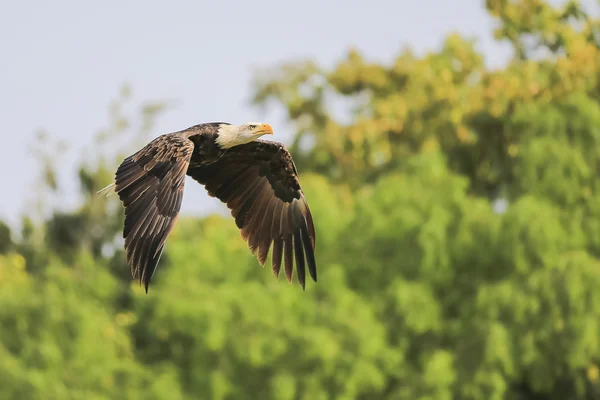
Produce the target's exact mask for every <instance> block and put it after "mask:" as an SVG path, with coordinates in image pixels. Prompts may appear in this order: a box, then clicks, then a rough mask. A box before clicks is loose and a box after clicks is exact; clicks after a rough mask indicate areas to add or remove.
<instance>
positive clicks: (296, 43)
mask: <svg viewBox="0 0 600 400" xmlns="http://www.w3.org/2000/svg"><path fill="white" fill-rule="evenodd" d="M494 24H495V22H494V21H493V20H492V19H491V18H490V17H489V16H488V15H487V13H486V12H485V9H484V1H477V0H454V1H447V0H404V1H392V0H389V1H383V0H371V1H364V0H362V1H359V0H346V1H344V2H342V1H329V2H325V1H318V0H303V1H289V2H283V1H274V0H253V1H251V2H242V1H222V2H216V1H170V2H159V1H139V0H129V1H126V0H122V1H114V0H108V1H102V2H83V1H76V0H56V1H52V2H50V1H28V0H23V1H20V2H17V1H8V0H1V1H0V59H1V60H2V62H0V121H1V122H2V129H1V131H0V137H1V138H2V142H1V143H2V144H1V145H0V178H1V179H2V186H0V187H1V188H2V189H0V190H2V191H3V192H4V193H2V196H1V199H2V200H1V202H0V219H3V220H5V221H7V222H9V223H10V224H11V225H13V226H15V225H16V224H18V222H19V220H20V216H21V215H22V214H23V213H27V207H29V200H31V198H32V196H33V193H34V191H35V185H36V178H37V176H38V175H39V167H40V165H39V163H38V162H37V160H36V159H35V157H34V156H33V154H32V153H31V151H30V146H31V145H32V144H33V143H34V141H35V138H36V132H37V131H39V130H42V129H43V130H44V131H45V132H47V134H48V135H49V136H50V137H51V138H52V139H53V140H56V139H60V140H64V141H66V142H68V144H69V151H68V152H65V153H64V154H61V157H60V160H57V164H58V166H59V169H60V174H59V178H60V182H61V184H62V192H61V193H62V195H61V196H63V197H62V199H63V200H64V201H65V203H66V204H70V203H72V202H74V201H75V199H76V191H77V175H76V169H75V167H76V165H77V163H78V161H79V160H81V159H82V158H85V157H86V156H88V155H89V152H90V151H93V148H91V149H90V147H89V145H90V143H91V140H92V138H93V136H94V135H95V134H96V133H97V132H98V131H99V130H100V129H102V128H105V127H106V126H107V124H108V123H109V116H108V106H109V104H110V102H111V101H112V100H113V99H115V98H116V97H117V95H118V93H119V90H120V88H121V87H122V86H123V84H128V85H129V86H130V87H131V88H132V91H133V102H134V103H135V102H138V103H139V102H144V101H151V100H168V101H174V102H175V106H174V107H173V108H171V109H170V110H169V111H167V112H166V113H165V114H163V115H162V116H161V117H160V118H159V120H158V121H157V123H156V125H155V126H154V129H153V131H152V134H151V137H155V136H158V135H160V134H162V133H168V132H173V131H176V130H180V129H184V128H187V127H189V126H191V125H195V124H197V123H201V122H208V121H227V122H231V123H243V122H247V121H256V120H259V121H265V122H269V123H271V125H273V126H274V129H275V131H276V135H275V136H277V137H273V138H272V140H280V141H282V142H284V143H286V141H287V139H289V135H290V132H289V131H287V130H289V127H286V125H285V123H284V122H285V121H284V119H283V117H282V113H281V112H280V113H279V114H278V113H277V110H267V111H266V113H263V112H262V111H261V110H259V109H258V108H255V107H252V106H251V105H250V103H249V99H250V97H251V95H252V86H251V83H252V76H253V72H254V71H255V70H256V69H260V68H269V67H273V66H276V65H278V64H280V63H282V62H287V61H293V60H303V59H312V60H314V61H316V62H318V63H319V64H320V65H322V66H325V67H332V66H334V65H335V64H336V63H337V62H339V61H341V60H342V59H343V58H344V56H345V54H346V52H347V51H348V50H349V49H350V48H356V49H358V50H359V51H360V52H361V53H362V54H363V55H364V56H365V57H366V58H368V59H369V60H372V61H377V62H389V61H391V60H392V59H393V58H394V57H395V56H396V55H397V54H398V53H399V52H400V51H401V50H402V49H403V48H404V47H405V46H410V47H411V48H412V49H413V50H414V51H415V52H417V53H420V54H422V53H424V52H426V51H430V50H435V49H437V48H439V46H440V45H441V44H442V41H443V39H444V37H445V36H447V35H448V34H449V33H452V32H458V33H460V34H462V35H465V36H470V37H477V38H478V48H479V49H480V50H481V51H482V52H483V53H484V55H485V57H486V62H487V64H488V65H492V66H494V65H496V66H499V65H501V64H503V63H504V62H505V61H506V60H507V59H508V57H509V55H510V50H509V48H508V46H507V45H502V44H500V43H497V42H495V41H494V40H493V38H492V31H493V27H494ZM286 129H287V130H286ZM121 150H122V149H115V151H121ZM108 183H110V182H107V184H108ZM192 183H194V182H193V181H188V184H187V186H186V195H185V196H184V200H183V204H182V213H183V214H191V213H193V214H204V213H207V212H213V211H215V210H216V209H218V207H220V205H219V203H218V200H216V199H212V198H209V197H208V196H207V195H206V194H205V193H204V191H203V188H202V187H201V186H200V185H198V184H192Z"/></svg>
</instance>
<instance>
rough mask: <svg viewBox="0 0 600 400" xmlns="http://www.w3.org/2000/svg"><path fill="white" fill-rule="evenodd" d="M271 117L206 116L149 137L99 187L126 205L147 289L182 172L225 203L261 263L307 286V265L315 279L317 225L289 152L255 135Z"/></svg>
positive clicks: (130, 257)
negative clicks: (233, 120)
mask: <svg viewBox="0 0 600 400" xmlns="http://www.w3.org/2000/svg"><path fill="white" fill-rule="evenodd" d="M272 134H273V129H272V128H271V126H270V125H269V124H263V123H258V122H256V123H255V122H250V123H246V124H243V125H232V124H229V123H226V122H210V123H203V124H199V125H194V126H192V127H190V128H187V129H185V130H182V131H178V132H173V133H167V134H164V135H161V136H159V137H157V138H156V139H154V140H152V141H151V142H150V143H148V144H147V145H146V146H144V147H143V148H142V149H140V150H139V151H138V152H136V153H135V154H132V155H131V156H129V157H127V158H125V160H124V161H123V162H122V163H121V165H120V166H119V167H118V169H117V171H116V174H115V181H114V182H113V183H111V184H110V185H108V186H107V187H106V188H104V189H103V190H101V191H100V194H109V193H110V192H116V193H117V194H118V195H119V198H120V200H121V202H122V204H123V206H124V209H125V223H124V227H123V238H124V239H125V254H126V259H127V263H128V264H129V266H130V268H131V274H132V276H133V279H139V282H140V285H141V284H142V283H143V284H144V287H145V290H146V293H148V286H149V284H150V280H151V279H152V276H153V275H154V271H155V270H156V266H157V265H158V262H159V259H160V257H161V255H162V252H163V248H164V246H165V242H166V240H167V237H168V235H169V233H170V232H171V230H172V229H173V227H174V225H175V223H176V221H177V218H178V216H179V209H180V207H181V200H182V197H183V189H184V183H185V177H186V175H188V176H190V177H192V179H194V180H195V181H197V182H198V183H200V184H201V185H203V186H204V187H205V189H206V191H207V192H208V194H209V195H210V196H212V197H216V198H218V199H219V200H221V202H223V203H225V204H226V205H227V207H228V208H229V209H230V210H231V215H232V216H233V218H235V223H236V225H237V227H238V228H239V229H240V231H241V236H242V238H243V239H244V240H245V241H247V243H248V247H249V248H250V251H251V252H252V254H255V255H256V256H257V258H258V262H259V263H260V265H261V266H264V264H265V262H266V259H267V254H268V252H269V249H270V248H271V246H272V253H271V265H272V270H273V273H274V274H275V276H276V277H278V276H279V271H280V268H281V262H282V258H283V263H284V270H285V276H286V279H287V281H288V282H291V281H292V271H293V261H294V259H295V261H296V275H297V279H298V282H299V283H300V285H301V286H302V290H304V289H305V273H306V272H305V265H307V266H308V272H309V274H310V276H311V278H312V279H313V281H315V282H316V281H317V267H316V263H315V255H314V249H315V229H314V225H313V219H312V215H311V213H310V209H309V207H308V203H307V201H306V198H305V197H304V193H303V192H302V188H301V187H300V182H299V180H298V172H297V170H296V166H295V165H294V161H293V160H292V156H291V155H290V153H289V151H288V150H287V149H286V148H285V146H284V145H282V144H281V143H277V142H270V141H265V140H259V138H260V137H261V136H263V135H272Z"/></svg>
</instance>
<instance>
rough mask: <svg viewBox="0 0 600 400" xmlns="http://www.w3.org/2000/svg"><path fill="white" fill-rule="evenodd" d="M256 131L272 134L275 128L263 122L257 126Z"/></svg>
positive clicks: (258, 133) (262, 133) (261, 133)
mask: <svg viewBox="0 0 600 400" xmlns="http://www.w3.org/2000/svg"><path fill="white" fill-rule="evenodd" d="M255 133H256V134H257V135H272V134H273V128H272V127H271V125H269V124H261V125H260V126H259V127H258V128H256V131H255Z"/></svg>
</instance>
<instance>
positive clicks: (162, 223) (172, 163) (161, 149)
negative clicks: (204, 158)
mask: <svg viewBox="0 0 600 400" xmlns="http://www.w3.org/2000/svg"><path fill="white" fill-rule="evenodd" d="M193 148H194V145H193V143H192V142H191V141H189V140H188V139H186V138H183V137H179V136H177V135H163V136H159V137H158V138H156V139H154V140H153V141H152V142H150V143H149V144H148V145H146V146H145V147H144V148H142V149H141V150H140V151H138V152H137V153H135V154H133V155H132V156H129V157H127V158H126V159H125V160H124V161H123V163H122V164H121V165H120V166H119V168H118V169H117V172H116V179H115V191H116V192H117V193H118V194H119V197H120V199H121V201H122V202H123V205H124V207H125V226H124V228H123V237H124V238H125V252H126V256H127V263H128V264H129V265H130V267H131V273H132V275H133V278H134V279H139V280H140V284H141V283H142V282H143V283H144V286H145V289H146V293H148V285H149V284H150V280H151V279H152V276H153V275H154V271H155V270H156V265H157V264H158V261H159V259H160V256H161V254H162V251H163V248H164V245H165V241H166V240H167V236H168V235H169V233H170V232H171V230H172V229H173V226H174V225H175V222H176V221H177V217H178V216H179V209H180V208H181V199H182V197H183V188H184V183H185V174H186V170H187V168H188V165H189V161H190V157H191V155H192V151H193Z"/></svg>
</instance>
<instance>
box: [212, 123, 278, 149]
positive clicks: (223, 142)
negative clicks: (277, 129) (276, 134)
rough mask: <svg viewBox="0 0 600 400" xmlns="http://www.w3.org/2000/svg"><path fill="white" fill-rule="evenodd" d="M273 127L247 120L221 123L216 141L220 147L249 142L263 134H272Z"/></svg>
mask: <svg viewBox="0 0 600 400" xmlns="http://www.w3.org/2000/svg"><path fill="white" fill-rule="evenodd" d="M272 134H273V128H272V127H271V125H269V124H264V123H261V122H248V123H245V124H242V125H226V124H222V125H221V126H220V127H219V130H218V132H217V135H218V138H217V143H218V144H219V146H221V147H222V148H230V147H233V146H238V145H240V144H245V143H250V142H252V141H254V140H256V139H258V138H259V137H261V136H263V135H272Z"/></svg>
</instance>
